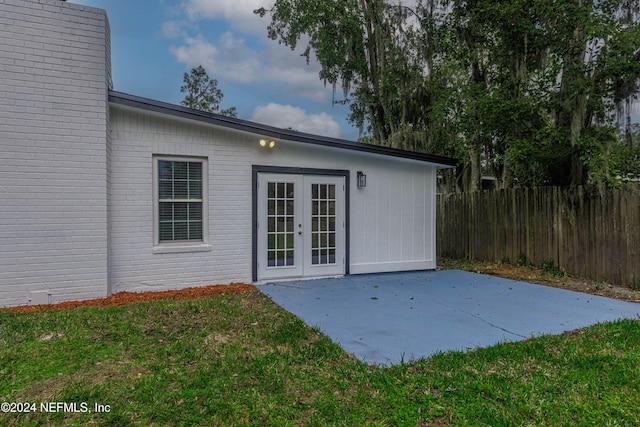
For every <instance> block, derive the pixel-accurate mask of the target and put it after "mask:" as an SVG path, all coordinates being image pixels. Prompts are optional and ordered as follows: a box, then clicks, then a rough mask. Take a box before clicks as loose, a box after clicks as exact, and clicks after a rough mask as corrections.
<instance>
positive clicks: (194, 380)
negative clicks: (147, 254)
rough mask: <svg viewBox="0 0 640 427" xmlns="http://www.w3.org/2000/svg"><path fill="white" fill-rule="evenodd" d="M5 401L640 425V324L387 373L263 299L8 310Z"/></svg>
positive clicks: (295, 415)
mask: <svg viewBox="0 0 640 427" xmlns="http://www.w3.org/2000/svg"><path fill="white" fill-rule="evenodd" d="M1 402H35V403H36V405H37V408H36V409H37V411H36V412H32V413H0V425H3V426H4V425H9V426H11V425H24V426H36V425H65V426H66V425H114V426H125V425H142V426H149V425H155V426H191V425H203V426H212V425H225V426H233V425H256V426H258V425H277V426H286V425H291V426H298V425H318V426H325V425H348V426H359V425H381V426H383V425H399V426H411V425H471V426H483V425H486V426H503V425H504V426H512V425H526V426H563V425H565V426H580V425H584V426H587V425H589V426H591V425H593V426H616V425H628V426H637V425H640V415H639V411H638V408H640V323H639V322H638V321H637V320H636V321H621V322H616V323H611V324H604V325H598V326H594V327H592V328H589V329H585V330H581V331H577V332H574V333H571V334H567V335H565V336H548V337H541V338H536V339H531V340H528V341H526V342H522V343H515V344H501V345H497V346H494V347H491V348H488V349H483V350H477V351H473V352H470V353H467V354H463V353H446V354H440V355H437V356H435V357H432V358H430V359H426V360H420V361H416V362H411V363H405V364H402V365H400V366H395V367H391V368H385V369H382V368H377V367H370V366H367V365H366V364H363V363H361V362H359V361H357V360H355V359H354V358H353V357H351V356H350V355H348V354H346V353H344V352H343V351H342V350H341V349H340V348H339V347H338V346H337V345H335V344H333V343H332V342H331V341H330V340H329V339H328V338H327V337H325V336H323V335H322V334H320V333H319V332H318V331H317V330H315V329H312V328H308V327H306V326H305V325H304V324H303V323H302V322H301V321H300V320H298V319H297V318H295V317H294V316H293V315H291V314H289V313H287V312H284V311H282V310H281V309H279V308H278V307H277V306H275V305H274V304H273V303H271V302H270V300H268V299H267V298H266V297H264V296H262V295H261V294H259V293H257V292H247V293H244V294H234V295H218V296H211V297H205V298H201V299H198V300H175V301H156V302H151V303H134V304H130V305H125V306H119V307H106V308H103V307H92V308H78V309H72V310H67V311H49V312H40V313H32V314H15V313H12V312H9V311H7V310H0V403H1ZM47 402H64V403H76V404H77V409H78V410H81V409H82V408H83V407H82V406H81V405H82V403H85V404H86V405H87V408H88V410H91V411H93V410H94V405H95V404H96V403H97V404H101V405H109V409H110V411H109V412H101V413H95V412H91V413H89V412H87V413H82V412H78V413H72V412H57V413H44V412H42V411H41V408H40V404H41V403H45V404H46V403H47ZM53 407H54V408H55V404H54V406H53Z"/></svg>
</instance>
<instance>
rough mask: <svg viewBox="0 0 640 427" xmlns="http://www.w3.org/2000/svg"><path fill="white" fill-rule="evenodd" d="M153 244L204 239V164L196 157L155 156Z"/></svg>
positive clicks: (205, 165) (205, 229)
mask: <svg viewBox="0 0 640 427" xmlns="http://www.w3.org/2000/svg"><path fill="white" fill-rule="evenodd" d="M154 184H155V194H156V198H155V204H156V206H155V209H154V211H155V218H154V223H155V227H154V228H155V229H154V240H155V244H167V243H184V244H191V243H203V242H205V241H206V231H207V226H206V211H207V209H206V199H205V197H206V187H207V185H206V184H207V163H206V160H204V159H197V158H172V157H156V158H154Z"/></svg>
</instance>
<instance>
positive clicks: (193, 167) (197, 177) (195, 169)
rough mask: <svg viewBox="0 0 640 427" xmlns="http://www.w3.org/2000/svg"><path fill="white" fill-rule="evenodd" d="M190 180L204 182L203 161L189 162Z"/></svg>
mask: <svg viewBox="0 0 640 427" xmlns="http://www.w3.org/2000/svg"><path fill="white" fill-rule="evenodd" d="M189 180H191V181H200V182H202V163H200V162H189Z"/></svg>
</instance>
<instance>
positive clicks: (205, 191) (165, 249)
mask: <svg viewBox="0 0 640 427" xmlns="http://www.w3.org/2000/svg"><path fill="white" fill-rule="evenodd" d="M159 161H173V162H199V163H202V240H198V241H182V242H160V206H159V205H160V199H159V182H158V181H159V179H158V162H159ZM152 169H153V253H154V254H155V253H183V252H208V251H210V250H211V246H210V245H209V244H208V243H209V242H208V240H209V169H208V160H207V158H206V157H186V156H184V157H183V156H164V155H154V156H153V168H152Z"/></svg>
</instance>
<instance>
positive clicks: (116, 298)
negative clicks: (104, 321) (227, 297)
mask: <svg viewBox="0 0 640 427" xmlns="http://www.w3.org/2000/svg"><path fill="white" fill-rule="evenodd" d="M254 290H257V288H256V287H255V286H253V285H248V284H246V283H232V284H230V285H212V286H204V287H201V288H186V289H179V290H175V291H161V292H140V293H136V292H120V293H117V294H114V295H111V296H109V297H106V298H96V299H90V300H84V301H67V302H61V303H58V304H41V305H21V306H19V307H11V308H9V310H11V311H15V312H18V313H33V312H35V311H46V310H67V309H70V308H76V307H93V306H102V307H105V306H109V305H123V304H129V303H132V302H141V301H156V300H163V299H193V298H200V297H204V296H208V295H220V294H235V293H239V292H248V291H254Z"/></svg>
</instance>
